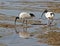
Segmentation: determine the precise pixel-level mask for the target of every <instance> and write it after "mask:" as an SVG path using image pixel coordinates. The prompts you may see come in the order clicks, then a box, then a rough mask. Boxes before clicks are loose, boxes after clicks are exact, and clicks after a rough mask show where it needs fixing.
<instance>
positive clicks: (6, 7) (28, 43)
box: [0, 0, 60, 46]
mask: <svg viewBox="0 0 60 46" xmlns="http://www.w3.org/2000/svg"><path fill="white" fill-rule="evenodd" d="M42 1H43V2H41V0H34V1H32V0H0V13H2V14H5V15H7V16H18V14H19V13H20V12H23V11H26V12H32V13H34V14H35V15H36V17H35V18H34V19H33V20H39V18H40V15H41V14H42V11H43V10H44V9H45V8H47V9H51V8H49V7H48V6H51V4H49V3H47V2H54V3H53V5H52V6H55V5H56V4H57V5H58V4H60V0H48V1H47V0H42ZM57 8H60V6H59V7H57ZM52 9H53V8H52ZM5 15H4V16H5ZM55 19H57V20H55V21H54V22H55V23H57V25H56V27H58V28H60V13H55ZM6 20H7V19H6ZM6 20H0V22H1V23H9V24H14V21H9V20H8V21H6ZM42 21H43V22H42V23H46V22H47V20H42ZM17 24H18V23H17ZM30 26H32V27H30V28H28V31H29V32H34V31H40V32H39V33H41V34H43V33H44V31H42V30H43V29H42V27H43V26H40V25H30ZM18 28H19V27H18ZM18 30H22V29H18ZM48 30H49V29H48ZM48 30H47V31H48ZM54 31H59V30H54ZM59 32H60V31H59ZM0 35H2V36H3V37H2V38H0V43H3V44H4V45H2V46H52V45H48V44H45V43H38V42H37V40H38V39H36V38H34V37H31V38H30V39H23V38H20V37H19V36H18V35H17V34H16V33H15V29H14V28H13V29H11V28H4V27H0ZM5 44H6V45H5Z"/></svg>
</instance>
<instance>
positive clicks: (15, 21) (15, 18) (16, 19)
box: [15, 17, 19, 25]
mask: <svg viewBox="0 0 60 46" xmlns="http://www.w3.org/2000/svg"><path fill="white" fill-rule="evenodd" d="M17 19H19V17H16V18H15V25H16V21H17Z"/></svg>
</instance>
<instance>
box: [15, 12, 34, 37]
mask: <svg viewBox="0 0 60 46" xmlns="http://www.w3.org/2000/svg"><path fill="white" fill-rule="evenodd" d="M33 17H35V15H34V14H33V13H27V12H22V13H20V14H19V15H18V17H16V18H15V32H16V33H17V34H19V36H20V37H22V38H29V37H30V36H32V35H31V34H30V33H29V32H27V31H25V30H24V28H23V31H20V32H18V31H17V30H16V20H17V19H23V23H24V21H25V20H26V25H27V19H31V18H33Z"/></svg>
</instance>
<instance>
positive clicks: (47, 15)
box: [41, 9, 55, 25]
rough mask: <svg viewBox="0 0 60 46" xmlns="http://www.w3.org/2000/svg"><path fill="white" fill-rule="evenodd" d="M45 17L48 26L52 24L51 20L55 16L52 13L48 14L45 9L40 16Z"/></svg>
mask: <svg viewBox="0 0 60 46" xmlns="http://www.w3.org/2000/svg"><path fill="white" fill-rule="evenodd" d="M43 15H45V17H46V18H47V19H48V25H51V24H52V22H53V18H54V16H55V14H54V13H53V12H49V11H48V10H47V9H46V10H45V11H44V12H43V13H42V15H41V18H42V16H43Z"/></svg>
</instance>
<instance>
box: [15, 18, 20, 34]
mask: <svg viewBox="0 0 60 46" xmlns="http://www.w3.org/2000/svg"><path fill="white" fill-rule="evenodd" d="M17 19H19V17H16V18H15V32H16V33H17V34H18V33H19V32H18V31H17V29H16V20H17Z"/></svg>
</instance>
